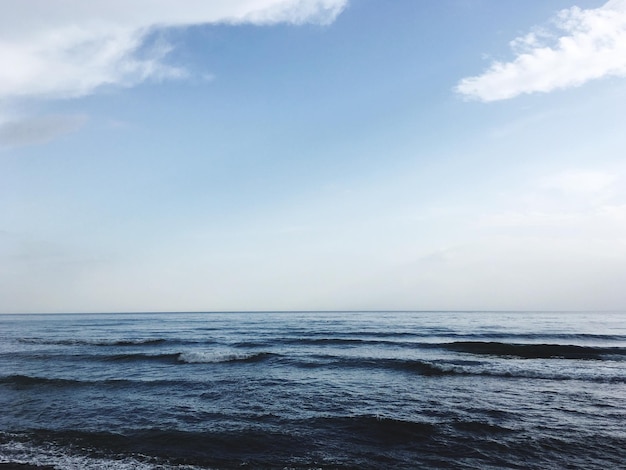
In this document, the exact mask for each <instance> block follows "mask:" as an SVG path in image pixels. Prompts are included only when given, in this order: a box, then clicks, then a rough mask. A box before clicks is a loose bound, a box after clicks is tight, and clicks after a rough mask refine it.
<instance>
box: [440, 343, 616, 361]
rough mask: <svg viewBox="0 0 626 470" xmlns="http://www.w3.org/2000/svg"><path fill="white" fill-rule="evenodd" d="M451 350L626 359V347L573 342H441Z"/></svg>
mask: <svg viewBox="0 0 626 470" xmlns="http://www.w3.org/2000/svg"><path fill="white" fill-rule="evenodd" d="M439 346H440V347H442V348H444V349H447V350H449V351H456V352H464V353H470V354H479V355H488V356H514V357H519V358H524V359H556V358H558V359H588V360H605V359H610V360H615V359H616V358H617V359H620V358H621V359H626V348H622V347H596V346H578V345H571V344H522V343H501V342H496V341H488V342H486V341H456V342H453V343H444V344H440V345H439Z"/></svg>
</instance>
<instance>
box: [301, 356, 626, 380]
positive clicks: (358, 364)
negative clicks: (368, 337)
mask: <svg viewBox="0 0 626 470" xmlns="http://www.w3.org/2000/svg"><path fill="white" fill-rule="evenodd" d="M311 358H317V360H315V361H310V360H306V359H298V360H295V361H292V362H293V365H295V366H296V367H302V368H326V367H331V368H346V369H353V368H360V369H361V368H362V369H366V370H376V369H378V370H389V371H396V372H405V373H410V374H417V375H420V376H424V377H446V376H450V377H454V376H456V377H463V376H466V377H493V378H500V379H538V380H556V381H567V380H582V381H587V382H597V383H626V377H625V376H622V375H607V374H604V375H594V374H590V373H585V372H583V371H571V372H570V373H564V372H558V373H555V372H552V371H542V370H534V369H506V368H502V367H497V366H496V367H494V365H493V364H490V363H489V362H480V361H464V360H449V359H448V360H442V359H437V360H430V361H428V360H420V359H395V358H364V357H337V356H322V355H318V356H312V357H311Z"/></svg>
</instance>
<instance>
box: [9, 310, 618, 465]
mask: <svg viewBox="0 0 626 470" xmlns="http://www.w3.org/2000/svg"><path fill="white" fill-rule="evenodd" d="M9 462H12V463H13V464H28V465H29V466H46V468H55V469H63V470H70V469H71V470H74V469H80V470H83V469H98V470H101V469H133V470H134V469H139V470H143V469H145V470H147V469H155V470H156V469H159V470H168V469H185V470H195V469H241V468H250V469H428V468H451V469H561V468H562V469H603V470H609V469H620V468H621V469H625V468H626V313H623V312H622V313H620V312H612V313H610V312H584V313H583V312H228V313H215V312H212V313H141V314H137V313H133V314H124V313H116V314H47V315H8V314H5V315H0V466H2V464H4V466H7V467H8V465H7V464H8V463H9ZM24 468H26V467H24Z"/></svg>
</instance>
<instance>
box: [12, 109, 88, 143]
mask: <svg viewBox="0 0 626 470" xmlns="http://www.w3.org/2000/svg"><path fill="white" fill-rule="evenodd" d="M86 121H87V116H84V115H52V116H41V117H31V118H26V119H22V120H16V121H9V122H5V123H3V124H0V147H17V146H22V145H33V144H43V143H46V142H49V141H51V140H53V139H55V138H57V137H59V136H61V135H64V134H68V133H70V132H74V131H75V130H77V129H79V128H80V127H82V126H83V124H84V123H85V122H86Z"/></svg>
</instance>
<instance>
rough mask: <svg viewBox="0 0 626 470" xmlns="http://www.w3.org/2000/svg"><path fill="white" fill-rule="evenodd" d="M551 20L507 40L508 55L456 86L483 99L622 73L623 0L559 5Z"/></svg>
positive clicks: (625, 72)
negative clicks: (595, 4)
mask: <svg viewBox="0 0 626 470" xmlns="http://www.w3.org/2000/svg"><path fill="white" fill-rule="evenodd" d="M553 24H554V26H556V29H555V30H554V31H550V30H547V29H546V30H540V29H537V30H536V31H535V32H532V33H529V34H527V35H525V36H522V37H518V38H516V39H514V40H513V41H511V44H510V45H511V48H512V50H513V52H514V53H515V58H514V59H513V60H512V61H510V62H495V63H493V64H492V65H491V67H490V68H489V69H488V70H487V71H486V72H484V73H483V74H481V75H477V76H473V77H467V78H464V79H463V80H461V81H460V82H459V83H458V85H457V87H456V91H457V92H458V93H460V94H462V95H464V96H466V97H468V98H473V99H478V100H481V101H486V102H487V101H498V100H505V99H509V98H514V97H516V96H518V95H521V94H525V93H535V92H550V91H553V90H557V89H564V88H570V87H576V86H580V85H582V84H583V83H586V82H588V81H590V80H595V79H599V78H603V77H611V76H618V77H626V0H610V1H609V2H607V3H606V4H604V5H603V6H602V7H600V8H595V9H586V10H585V9H581V8H578V7H572V8H570V9H566V10H562V11H561V12H559V13H558V15H557V16H556V18H555V19H554V22H553ZM553 29H554V28H553Z"/></svg>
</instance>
